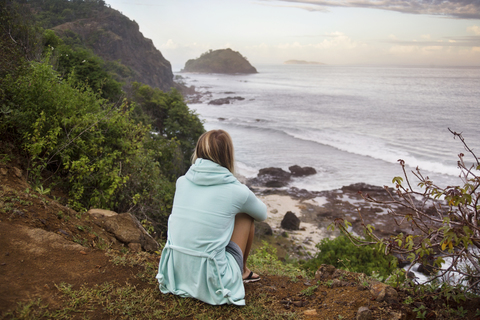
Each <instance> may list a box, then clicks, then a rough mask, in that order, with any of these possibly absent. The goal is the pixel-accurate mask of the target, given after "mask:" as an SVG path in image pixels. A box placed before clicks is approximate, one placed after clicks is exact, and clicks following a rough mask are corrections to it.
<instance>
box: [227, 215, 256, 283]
mask: <svg viewBox="0 0 480 320" xmlns="http://www.w3.org/2000/svg"><path fill="white" fill-rule="evenodd" d="M254 233H255V225H254V223H253V218H252V217H250V216H249V215H248V214H246V213H239V214H237V215H236V216H235V226H234V228H233V234H232V238H231V239H230V240H231V241H233V242H235V243H236V244H237V245H238V246H239V247H240V249H241V250H242V253H243V278H244V279H245V278H246V277H248V275H249V274H250V269H248V268H247V258H248V255H249V253H250V249H251V248H252V243H253V236H254ZM257 277H258V275H255V274H254V275H253V278H257Z"/></svg>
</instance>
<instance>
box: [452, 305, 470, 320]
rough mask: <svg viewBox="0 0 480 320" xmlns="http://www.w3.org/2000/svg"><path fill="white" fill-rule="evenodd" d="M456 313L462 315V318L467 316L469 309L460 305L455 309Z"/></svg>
mask: <svg viewBox="0 0 480 320" xmlns="http://www.w3.org/2000/svg"><path fill="white" fill-rule="evenodd" d="M454 313H455V315H457V316H459V317H461V318H465V316H466V315H467V313H468V310H464V309H463V307H462V306H460V307H458V309H457V310H454Z"/></svg>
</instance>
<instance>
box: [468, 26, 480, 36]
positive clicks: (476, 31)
mask: <svg viewBox="0 0 480 320" xmlns="http://www.w3.org/2000/svg"><path fill="white" fill-rule="evenodd" d="M467 31H468V32H470V33H473V34H476V35H477V36H480V27H479V26H471V27H468V28H467Z"/></svg>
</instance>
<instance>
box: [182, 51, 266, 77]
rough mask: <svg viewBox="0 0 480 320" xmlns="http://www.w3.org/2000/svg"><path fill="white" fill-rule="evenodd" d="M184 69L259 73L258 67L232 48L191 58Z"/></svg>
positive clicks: (187, 70) (184, 70) (229, 72)
mask: <svg viewBox="0 0 480 320" xmlns="http://www.w3.org/2000/svg"><path fill="white" fill-rule="evenodd" d="M182 71H183V72H202V73H225V74H235V73H243V74H248V73H257V69H255V67H253V66H252V65H251V64H250V62H248V60H247V59H246V58H245V57H244V56H242V55H241V54H240V53H239V52H237V51H233V50H232V49H230V48H229V49H220V50H214V51H213V50H209V51H207V52H205V53H203V54H202V55H201V56H200V57H199V58H197V59H190V60H188V61H187V63H185V68H184V69H183V70H182Z"/></svg>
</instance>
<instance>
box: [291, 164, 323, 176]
mask: <svg viewBox="0 0 480 320" xmlns="http://www.w3.org/2000/svg"><path fill="white" fill-rule="evenodd" d="M288 170H290V172H291V173H292V176H294V177H303V176H311V175H313V174H316V173H317V170H315V168H312V167H300V166H297V165H294V166H291V167H288Z"/></svg>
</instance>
